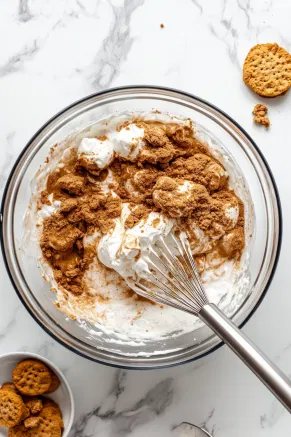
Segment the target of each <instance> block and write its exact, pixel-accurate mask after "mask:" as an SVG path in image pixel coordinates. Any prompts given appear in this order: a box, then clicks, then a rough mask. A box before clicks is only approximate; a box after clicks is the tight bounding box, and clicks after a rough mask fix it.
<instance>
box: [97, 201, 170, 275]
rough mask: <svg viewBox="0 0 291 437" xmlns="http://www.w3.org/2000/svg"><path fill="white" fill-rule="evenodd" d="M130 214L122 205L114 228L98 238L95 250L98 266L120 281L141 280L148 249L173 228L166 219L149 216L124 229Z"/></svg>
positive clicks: (125, 206)
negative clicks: (103, 267)
mask: <svg viewBox="0 0 291 437" xmlns="http://www.w3.org/2000/svg"><path fill="white" fill-rule="evenodd" d="M130 212H131V211H130V209H129V205H128V204H124V205H123V208H122V213H121V217H120V218H119V219H117V220H116V221H115V228H114V229H113V231H112V232H111V233H110V234H106V235H104V237H102V238H101V240H100V242H99V244H98V249H97V252H98V258H99V260H100V261H101V262H102V264H104V265H105V266H106V267H109V268H111V269H113V270H115V271H116V272H117V273H119V274H120V275H121V276H122V277H123V278H124V279H128V278H132V279H135V278H136V277H143V273H144V272H147V271H148V266H147V261H146V257H147V254H148V250H149V245H150V244H154V243H155V241H156V240H157V239H158V238H159V237H160V236H163V237H166V236H167V235H168V234H169V232H170V231H171V229H172V227H173V225H174V222H173V221H172V220H169V219H168V218H167V217H164V216H163V215H161V214H158V213H156V212H151V213H150V214H149V215H148V217H147V218H146V219H145V220H144V219H143V220H141V221H140V222H139V223H138V224H137V225H136V226H134V227H133V228H131V229H126V228H125V221H126V219H127V217H128V216H129V214H130ZM145 277H146V276H145Z"/></svg>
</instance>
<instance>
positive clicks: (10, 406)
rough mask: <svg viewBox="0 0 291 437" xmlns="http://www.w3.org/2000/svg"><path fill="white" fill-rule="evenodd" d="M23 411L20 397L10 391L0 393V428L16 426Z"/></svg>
mask: <svg viewBox="0 0 291 437" xmlns="http://www.w3.org/2000/svg"><path fill="white" fill-rule="evenodd" d="M24 409H25V407H24V403H23V401H22V399H21V396H19V395H18V394H16V393H14V392H13V391H10V390H1V391H0V426H6V427H11V426H15V425H17V424H18V423H19V422H20V421H21V418H22V414H23V411H24Z"/></svg>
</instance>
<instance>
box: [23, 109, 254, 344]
mask: <svg viewBox="0 0 291 437" xmlns="http://www.w3.org/2000/svg"><path fill="white" fill-rule="evenodd" d="M250 203H251V199H250V195H249V192H248V187H247V184H246V181H245V180H244V177H243V175H242V174H241V172H240V170H239V168H238V167H237V165H236V164H235V162H234V161H233V159H232V157H231V156H230V155H229V154H228V153H227V152H226V151H225V150H220V149H217V148H216V147H214V145H213V144H212V142H211V140H210V139H209V138H208V137H207V134H205V132H203V130H202V129H200V127H199V125H196V124H195V123H194V122H193V121H192V120H189V119H180V118H177V117H174V116H171V115H168V114H161V113H147V114H130V113H125V114H121V115H118V116H114V117H110V118H107V119H104V120H102V121H99V122H96V123H92V124H91V125H90V126H89V127H87V128H86V129H84V130H83V131H80V132H78V133H77V134H74V135H72V136H70V137H68V138H67V139H65V140H64V141H63V142H62V143H59V144H56V145H55V146H54V147H53V148H52V150H51V152H50V155H49V156H48V157H47V159H46V162H45V163H44V164H43V166H42V167H41V168H40V169H39V171H38V173H37V175H36V177H35V179H34V181H33V195H32V199H31V204H30V207H29V210H28V212H27V223H29V226H28V228H29V230H27V234H28V235H29V238H34V239H35V240H36V241H37V244H38V246H39V249H40V253H39V267H40V269H41V271H42V274H43V276H44V278H45V279H46V280H47V281H48V282H49V283H50V285H51V288H52V290H53V292H55V293H56V297H57V299H56V302H55V305H56V306H57V307H58V308H59V309H60V310H61V311H63V312H64V313H66V314H67V315H68V316H69V317H70V318H73V319H76V321H77V322H79V323H82V321H86V322H88V323H89V324H91V325H92V326H96V327H98V329H101V330H103V331H104V332H106V333H110V332H112V333H114V334H115V335H117V336H119V337H120V339H122V341H131V340H139V341H142V340H146V341H150V340H152V339H153V340H156V339H159V338H166V337H167V336H173V335H181V334H183V333H185V332H191V331H193V330H195V328H196V327H197V326H199V323H200V321H199V320H198V319H196V318H195V317H194V316H191V315H189V314H186V313H183V312H181V311H179V310H176V309H173V308H170V307H166V306H160V305H156V304H154V303H152V302H150V301H148V300H146V299H143V298H141V297H140V296H138V295H137V294H136V293H135V292H133V291H132V289H131V287H130V286H131V284H132V282H133V281H136V280H138V279H139V278H141V277H142V276H143V272H144V271H145V270H146V269H147V265H146V254H147V250H148V246H149V243H152V244H154V242H155V241H156V240H157V239H158V238H159V236H164V237H167V235H168V234H169V233H170V232H174V233H180V232H183V233H185V234H186V235H187V238H188V240H189V242H190V245H191V249H192V252H193V255H194V256H195V260H196V262H197V266H198V269H199V272H200V275H201V278H202V281H203V283H204V286H205V289H206V293H207V294H208V297H209V299H210V301H212V302H215V303H217V304H218V305H219V306H220V307H221V308H222V309H225V310H226V311H233V310H234V308H235V305H236V304H235V302H236V298H235V297H236V296H241V295H242V294H244V293H246V290H247V289H248V284H249V275H248V263H249V248H250V242H251V238H252V226H253V223H251V219H250V214H249V213H248V211H249V208H250V206H251V205H250ZM252 220H253V218H252ZM28 235H27V236H28ZM239 300H240V299H238V301H239ZM86 326H87V325H86Z"/></svg>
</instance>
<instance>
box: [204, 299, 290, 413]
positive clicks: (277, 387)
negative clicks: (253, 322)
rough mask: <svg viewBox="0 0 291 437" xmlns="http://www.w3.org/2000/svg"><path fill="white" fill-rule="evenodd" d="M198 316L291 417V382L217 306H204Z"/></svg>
mask: <svg viewBox="0 0 291 437" xmlns="http://www.w3.org/2000/svg"><path fill="white" fill-rule="evenodd" d="M198 315H199V317H200V319H201V320H203V321H204V323H205V324H206V325H208V326H209V327H210V328H211V329H212V330H213V331H214V332H215V333H216V334H217V335H218V336H219V337H220V338H221V340H223V341H224V342H225V343H226V344H227V345H228V346H229V347H230V349H232V350H233V352H234V353H235V354H236V355H237V356H238V357H239V358H240V359H241V360H242V361H243V362H244V363H245V364H246V365H247V366H248V367H249V368H250V369H251V371H252V372H253V373H254V374H255V375H257V377H258V378H259V379H260V380H261V381H262V382H263V383H264V384H265V386H266V387H267V388H268V389H269V390H270V391H271V392H272V393H273V394H274V395H275V396H276V397H277V399H278V400H279V401H280V402H281V403H282V404H283V405H284V407H285V408H286V409H287V410H288V411H289V413H290V412H291V382H290V380H289V379H288V378H287V377H286V376H285V375H284V374H283V373H282V372H281V370H280V369H279V368H278V367H277V366H276V365H275V364H274V363H272V362H271V361H270V360H269V359H268V358H267V357H266V356H265V355H264V354H263V352H262V351H260V349H259V348H257V346H255V345H254V344H253V343H252V342H251V341H250V340H249V339H248V338H247V336H246V335H245V334H243V332H242V331H240V330H239V329H238V328H237V327H236V326H235V325H234V324H233V323H232V322H231V321H230V320H229V319H228V318H227V317H226V316H225V315H224V314H223V313H222V312H221V311H220V309H219V308H218V307H217V306H216V305H213V304H207V305H205V306H204V307H203V308H202V309H201V311H200V312H199V314H198Z"/></svg>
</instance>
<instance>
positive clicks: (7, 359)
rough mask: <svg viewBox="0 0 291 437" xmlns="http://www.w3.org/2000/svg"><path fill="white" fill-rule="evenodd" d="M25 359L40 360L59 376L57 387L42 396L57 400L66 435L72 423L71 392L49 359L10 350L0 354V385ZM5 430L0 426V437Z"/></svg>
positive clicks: (64, 379)
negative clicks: (52, 391)
mask: <svg viewBox="0 0 291 437" xmlns="http://www.w3.org/2000/svg"><path fill="white" fill-rule="evenodd" d="M26 359H35V360H39V361H42V362H43V363H44V364H46V365H47V366H48V367H50V368H51V369H52V370H53V371H54V372H55V374H56V375H57V376H58V377H59V379H60V381H61V384H60V386H59V388H58V389H57V390H56V391H55V392H54V393H51V394H49V395H46V394H44V396H46V397H48V398H50V399H52V400H53V401H55V402H57V404H58V405H59V406H60V409H61V411H62V414H63V421H64V431H63V434H62V437H68V435H69V432H70V429H71V427H72V424H73V419H74V412H75V406H74V398H73V393H72V390H71V388H70V386H69V383H68V381H67V379H66V377H65V376H64V374H63V373H62V372H61V371H60V370H59V369H58V368H57V367H56V366H55V365H54V364H53V363H52V362H51V361H49V360H48V359H47V358H44V357H42V356H40V355H37V354H33V353H30V352H11V353H8V354H4V355H0V385H2V384H3V383H4V382H7V381H12V372H13V369H14V368H15V366H16V364H18V363H19V361H22V360H26ZM5 430H6V428H1V427H0V436H1V437H2V436H5V435H7V433H6V432H5Z"/></svg>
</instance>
